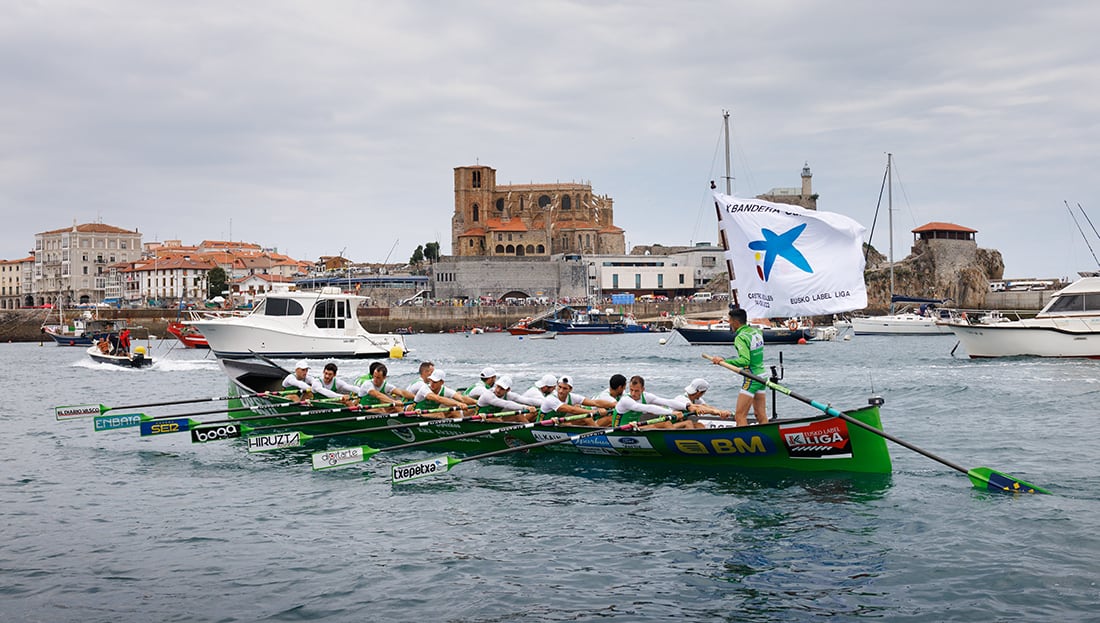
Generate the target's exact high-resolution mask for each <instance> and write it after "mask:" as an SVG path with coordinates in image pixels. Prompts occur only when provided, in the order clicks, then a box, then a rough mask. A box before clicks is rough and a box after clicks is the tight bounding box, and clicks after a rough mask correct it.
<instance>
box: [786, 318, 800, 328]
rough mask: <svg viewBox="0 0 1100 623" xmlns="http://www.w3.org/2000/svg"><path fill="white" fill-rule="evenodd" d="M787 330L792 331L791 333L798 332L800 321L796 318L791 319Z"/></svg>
mask: <svg viewBox="0 0 1100 623" xmlns="http://www.w3.org/2000/svg"><path fill="white" fill-rule="evenodd" d="M787 328H788V329H790V330H791V331H795V330H797V329H798V321H797V320H795V319H794V318H791V319H790V320H788V321H787Z"/></svg>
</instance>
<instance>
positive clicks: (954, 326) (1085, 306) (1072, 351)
mask: <svg viewBox="0 0 1100 623" xmlns="http://www.w3.org/2000/svg"><path fill="white" fill-rule="evenodd" d="M947 327H949V328H950V329H951V331H952V332H954V333H955V335H956V336H957V337H958V338H959V342H960V343H961V344H962V346H963V348H965V349H966V353H967V354H968V355H970V356H971V357H972V358H981V357H1016V356H1028V355H1030V356H1035V357H1088V358H1091V359H1100V277H1085V278H1083V279H1079V280H1077V281H1075V282H1073V283H1072V284H1070V285H1068V286H1066V287H1065V288H1063V289H1061V290H1059V291H1058V292H1055V293H1054V295H1053V297H1052V298H1051V299H1050V302H1048V303H1047V304H1046V306H1045V307H1043V309H1042V311H1040V312H1039V313H1038V314H1036V315H1035V317H1034V318H1028V319H1024V320H1009V321H1002V322H991V323H979V324H969V323H966V322H958V321H956V322H952V323H949V324H948V325H947Z"/></svg>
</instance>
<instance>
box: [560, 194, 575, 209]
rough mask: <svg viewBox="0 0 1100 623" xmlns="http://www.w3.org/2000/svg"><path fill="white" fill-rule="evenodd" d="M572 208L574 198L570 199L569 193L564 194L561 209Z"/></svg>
mask: <svg viewBox="0 0 1100 623" xmlns="http://www.w3.org/2000/svg"><path fill="white" fill-rule="evenodd" d="M572 208H573V200H572V199H570V197H569V195H562V198H561V209H562V210H570V209H572Z"/></svg>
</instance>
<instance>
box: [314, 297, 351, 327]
mask: <svg viewBox="0 0 1100 623" xmlns="http://www.w3.org/2000/svg"><path fill="white" fill-rule="evenodd" d="M347 316H348V305H347V301H333V300H327V301H318V302H317V306H316V307H315V308H314V313H313V324H315V325H317V328H318V329H343V328H344V319H345V318H347Z"/></svg>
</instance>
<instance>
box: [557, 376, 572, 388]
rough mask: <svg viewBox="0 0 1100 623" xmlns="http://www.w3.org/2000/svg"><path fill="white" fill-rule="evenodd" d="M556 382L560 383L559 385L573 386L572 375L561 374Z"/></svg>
mask: <svg viewBox="0 0 1100 623" xmlns="http://www.w3.org/2000/svg"><path fill="white" fill-rule="evenodd" d="M558 383H559V384H561V385H568V386H569V387H573V377H571V376H563V377H561V378H560V379H558Z"/></svg>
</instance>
